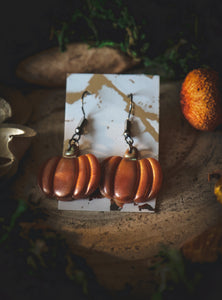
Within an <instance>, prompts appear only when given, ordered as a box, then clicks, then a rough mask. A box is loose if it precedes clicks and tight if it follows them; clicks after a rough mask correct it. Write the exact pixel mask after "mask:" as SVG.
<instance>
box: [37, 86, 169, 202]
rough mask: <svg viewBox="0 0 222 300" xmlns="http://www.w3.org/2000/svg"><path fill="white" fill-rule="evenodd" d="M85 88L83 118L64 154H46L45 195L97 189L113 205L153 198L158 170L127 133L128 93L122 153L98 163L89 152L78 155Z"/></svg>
mask: <svg viewBox="0 0 222 300" xmlns="http://www.w3.org/2000/svg"><path fill="white" fill-rule="evenodd" d="M87 95H90V93H89V92H88V91H85V92H84V93H83V94H82V97H81V104H82V113H83V118H82V119H81V121H80V124H79V125H78V126H77V128H76V129H75V132H74V134H73V136H72V138H71V139H70V140H69V145H68V149H67V150H66V151H65V153H64V155H63V156H62V157H61V156H55V157H52V158H50V159H49V160H48V161H47V162H46V163H45V164H44V165H43V167H42V169H41V171H40V174H39V180H38V182H39V186H40V188H41V190H42V191H43V192H44V193H45V194H46V195H47V196H49V197H53V196H55V197H56V198H57V199H59V200H63V201H69V200H74V199H82V198H89V197H90V196H91V195H92V193H94V192H95V191H96V190H97V189H99V190H100V193H101V194H102V195H103V196H104V197H106V198H108V199H112V200H113V201H114V202H115V203H116V205H117V206H119V207H122V206H123V205H124V204H125V203H132V202H134V203H141V202H146V201H148V200H150V199H152V198H155V197H156V195H157V193H158V192H159V190H160V188H161V184H162V177H163V176H162V170H161V167H160V164H159V162H158V161H157V160H156V159H154V158H143V159H140V158H139V151H138V150H137V148H136V147H134V146H133V143H134V140H133V138H132V135H131V125H132V123H131V114H132V110H133V106H134V102H133V95H132V94H130V95H129V96H128V97H129V98H130V106H129V113H128V117H127V120H126V122H125V130H124V137H125V141H126V143H127V144H128V146H129V149H127V150H126V152H125V154H124V156H123V157H121V156H111V157H108V158H106V159H105V160H104V161H103V162H102V163H101V164H100V163H99V161H98V159H97V158H96V156H94V155H93V154H91V153H88V154H85V155H79V154H80V153H79V140H80V138H81V135H82V134H83V131H84V127H85V125H86V124H87V119H86V116H85V111H84V105H83V104H84V98H85V96H87Z"/></svg>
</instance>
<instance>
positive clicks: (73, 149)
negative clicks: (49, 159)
mask: <svg viewBox="0 0 222 300" xmlns="http://www.w3.org/2000/svg"><path fill="white" fill-rule="evenodd" d="M88 95H91V93H90V92H88V91H84V92H83V93H82V96H81V103H82V104H81V108H82V113H83V118H82V119H81V121H80V123H79V125H78V126H77V127H76V129H75V133H74V134H73V136H72V137H71V139H70V140H69V147H68V149H67V151H66V152H65V156H69V157H71V156H77V155H78V152H79V140H80V138H81V135H82V134H83V128H84V127H85V125H86V124H87V122H88V121H87V119H86V113H85V110H84V98H85V96H88Z"/></svg>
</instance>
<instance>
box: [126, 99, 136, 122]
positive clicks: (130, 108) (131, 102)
mask: <svg viewBox="0 0 222 300" xmlns="http://www.w3.org/2000/svg"><path fill="white" fill-rule="evenodd" d="M127 97H128V98H130V107H129V113H128V120H129V118H130V116H131V112H132V110H133V104H134V102H133V94H132V93H131V94H129V95H127Z"/></svg>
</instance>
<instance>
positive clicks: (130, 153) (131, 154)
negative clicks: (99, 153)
mask: <svg viewBox="0 0 222 300" xmlns="http://www.w3.org/2000/svg"><path fill="white" fill-rule="evenodd" d="M138 156H139V151H138V150H137V148H136V147H131V149H127V150H126V152H125V154H124V158H127V159H132V160H136V159H138Z"/></svg>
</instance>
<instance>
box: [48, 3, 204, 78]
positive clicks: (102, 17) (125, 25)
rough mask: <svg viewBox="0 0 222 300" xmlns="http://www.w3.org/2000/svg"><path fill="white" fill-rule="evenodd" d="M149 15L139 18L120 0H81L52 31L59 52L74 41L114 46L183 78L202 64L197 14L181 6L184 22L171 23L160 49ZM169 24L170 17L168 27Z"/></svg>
mask: <svg viewBox="0 0 222 300" xmlns="http://www.w3.org/2000/svg"><path fill="white" fill-rule="evenodd" d="M169 5H170V3H169ZM151 14H152V11H151V12H149V15H148V17H147V18H146V19H144V18H141V19H140V18H138V16H136V15H134V13H133V12H132V11H130V9H129V8H128V5H127V2H126V1H125V2H124V1H123V0H114V1H108V0H84V1H82V2H81V5H80V7H78V8H76V9H74V11H72V12H71V13H70V14H69V15H67V17H66V19H64V20H62V21H57V22H56V23H55V24H54V27H53V33H54V36H56V37H57V40H58V43H59V46H60V49H61V51H65V49H66V46H67V44H68V43H71V42H76V41H77V42H79V41H83V42H87V43H88V44H89V45H90V46H93V47H104V46H109V47H115V48H117V49H120V50H121V51H122V52H124V53H126V54H127V55H129V56H131V57H133V58H134V59H136V60H138V61H140V62H141V65H142V66H144V67H149V68H151V67H153V68H156V67H157V68H161V69H162V70H163V72H164V73H165V75H166V77H168V78H181V77H184V75H185V74H187V72H188V71H189V70H191V69H193V68H196V67H198V66H201V65H202V64H203V61H204V60H203V58H202V52H201V47H202V45H203V43H204V38H203V35H202V32H200V26H201V25H200V24H199V23H200V17H199V16H198V13H197V12H195V10H190V9H187V10H186V9H185V7H184V12H183V14H182V18H183V21H180V22H179V24H177V23H176V24H174V26H176V27H177V30H176V31H175V30H174V31H173V32H171V31H170V30H169V34H168V35H167V36H166V37H164V40H163V43H162V45H161V47H159V48H160V49H158V47H155V42H157V41H158V40H159V39H161V37H160V36H156V37H155V39H156V41H155V40H154V38H151V36H152V31H155V26H156V24H150V23H149V22H150V20H149V19H150V17H149V16H151ZM176 17H177V16H175V20H174V21H175V22H176ZM138 19H139V20H138ZM172 23H173V20H171V26H172ZM166 26H167V24H166ZM153 49H154V50H153Z"/></svg>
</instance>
